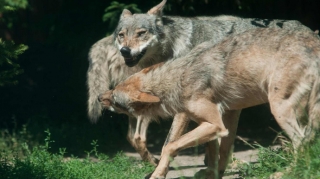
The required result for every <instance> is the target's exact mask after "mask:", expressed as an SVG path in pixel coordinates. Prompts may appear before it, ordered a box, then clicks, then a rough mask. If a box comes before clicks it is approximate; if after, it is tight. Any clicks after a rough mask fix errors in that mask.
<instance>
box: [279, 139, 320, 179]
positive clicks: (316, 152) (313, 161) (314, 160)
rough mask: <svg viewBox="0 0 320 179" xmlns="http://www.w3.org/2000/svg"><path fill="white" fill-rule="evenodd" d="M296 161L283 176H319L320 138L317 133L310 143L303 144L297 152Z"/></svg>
mask: <svg viewBox="0 0 320 179" xmlns="http://www.w3.org/2000/svg"><path fill="white" fill-rule="evenodd" d="M295 160H296V162H295V163H294V164H293V165H292V167H291V168H290V170H289V172H286V173H285V175H284V176H283V178H285V179H290V178H299V179H319V178H320V170H319V169H320V138H319V135H318V137H316V140H315V141H314V142H312V143H311V145H305V146H304V147H303V149H302V150H301V151H299V152H298V153H297V156H296V159H295Z"/></svg>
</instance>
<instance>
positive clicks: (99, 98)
mask: <svg viewBox="0 0 320 179" xmlns="http://www.w3.org/2000/svg"><path fill="white" fill-rule="evenodd" d="M98 101H99V102H102V101H103V99H102V94H100V95H99V96H98Z"/></svg>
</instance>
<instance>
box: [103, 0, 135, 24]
mask: <svg viewBox="0 0 320 179" xmlns="http://www.w3.org/2000/svg"><path fill="white" fill-rule="evenodd" d="M123 9H128V10H131V11H132V13H140V12H141V10H140V9H139V8H138V6H137V5H136V4H124V3H119V2H118V1H112V2H111V4H110V6H108V7H107V8H106V9H105V14H104V15H103V16H102V20H103V21H104V22H106V21H109V25H110V26H115V24H116V23H117V22H118V20H119V17H120V14H121V13H122V11H123Z"/></svg>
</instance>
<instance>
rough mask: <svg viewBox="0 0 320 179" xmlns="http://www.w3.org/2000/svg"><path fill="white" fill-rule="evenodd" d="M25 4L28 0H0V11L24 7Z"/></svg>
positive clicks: (26, 4)
mask: <svg viewBox="0 0 320 179" xmlns="http://www.w3.org/2000/svg"><path fill="white" fill-rule="evenodd" d="M27 6H28V0H0V13H2V12H6V11H13V10H16V9H25V8H26V7H27Z"/></svg>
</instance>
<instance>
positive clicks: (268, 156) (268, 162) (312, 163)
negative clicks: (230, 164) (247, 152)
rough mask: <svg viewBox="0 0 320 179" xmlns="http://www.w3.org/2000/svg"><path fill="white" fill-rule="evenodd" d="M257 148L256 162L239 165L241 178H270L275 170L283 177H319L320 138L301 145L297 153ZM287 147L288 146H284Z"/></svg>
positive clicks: (287, 178)
mask: <svg viewBox="0 0 320 179" xmlns="http://www.w3.org/2000/svg"><path fill="white" fill-rule="evenodd" d="M256 146H258V148H259V154H258V160H257V162H256V163H241V164H240V165H239V171H240V176H241V177H242V178H270V175H274V174H275V173H276V172H279V173H282V174H281V175H282V176H281V178H283V179H295V178H297V179H298V178H299V179H318V178H320V171H319V168H320V138H319V137H316V140H315V141H314V142H312V143H308V144H305V145H304V146H302V147H301V148H300V149H299V150H298V152H297V153H294V152H293V150H292V147H291V146H289V148H290V149H291V150H283V149H281V148H275V149H273V148H265V147H262V146H260V145H256ZM286 148H288V147H286Z"/></svg>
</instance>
